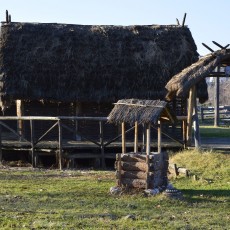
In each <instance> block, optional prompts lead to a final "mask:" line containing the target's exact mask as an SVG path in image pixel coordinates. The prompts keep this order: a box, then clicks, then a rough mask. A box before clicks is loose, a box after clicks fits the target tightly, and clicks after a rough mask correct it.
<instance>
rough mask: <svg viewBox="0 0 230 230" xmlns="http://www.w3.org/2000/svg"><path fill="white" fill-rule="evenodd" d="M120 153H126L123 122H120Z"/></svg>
mask: <svg viewBox="0 0 230 230" xmlns="http://www.w3.org/2000/svg"><path fill="white" fill-rule="evenodd" d="M121 138H122V153H126V138H125V122H122V123H121Z"/></svg>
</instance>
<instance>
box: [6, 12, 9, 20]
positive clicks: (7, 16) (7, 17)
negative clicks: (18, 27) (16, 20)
mask: <svg viewBox="0 0 230 230" xmlns="http://www.w3.org/2000/svg"><path fill="white" fill-rule="evenodd" d="M8 22H9V14H8V10H6V23H8Z"/></svg>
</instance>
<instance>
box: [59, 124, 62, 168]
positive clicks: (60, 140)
mask: <svg viewBox="0 0 230 230" xmlns="http://www.w3.org/2000/svg"><path fill="white" fill-rule="evenodd" d="M58 148H59V151H58V163H59V169H60V170H62V167H63V165H62V124H61V120H59V121H58Z"/></svg>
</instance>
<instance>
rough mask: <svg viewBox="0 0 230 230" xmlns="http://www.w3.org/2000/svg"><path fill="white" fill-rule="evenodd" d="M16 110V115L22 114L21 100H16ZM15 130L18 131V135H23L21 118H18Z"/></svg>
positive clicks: (22, 105)
mask: <svg viewBox="0 0 230 230" xmlns="http://www.w3.org/2000/svg"><path fill="white" fill-rule="evenodd" d="M16 111H17V116H18V117H22V116H24V103H23V101H22V100H16ZM17 131H18V133H19V135H20V136H23V134H24V122H23V121H22V120H18V123H17Z"/></svg>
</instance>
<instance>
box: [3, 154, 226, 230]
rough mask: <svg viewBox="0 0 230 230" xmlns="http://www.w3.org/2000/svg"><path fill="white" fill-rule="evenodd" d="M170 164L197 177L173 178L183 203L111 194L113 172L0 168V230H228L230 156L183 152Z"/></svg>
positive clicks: (159, 197) (161, 196)
mask: <svg viewBox="0 0 230 230" xmlns="http://www.w3.org/2000/svg"><path fill="white" fill-rule="evenodd" d="M171 161H173V162H174V163H177V165H178V166H183V167H186V168H188V169H190V170H191V174H196V175H197V176H198V180H197V181H194V180H193V179H192V178H185V177H183V176H180V177H177V178H172V179H171V183H172V184H173V185H174V186H175V187H177V188H178V189H180V190H181V191H182V193H183V195H184V199H183V200H176V199H169V198H166V197H164V196H163V195H162V194H161V195H157V196H153V197H145V196H144V195H143V194H142V193H141V192H139V193H130V194H123V195H119V196H114V195H111V194H110V193H109V188H110V187H111V186H114V185H115V176H114V172H111V171H63V172H61V171H58V170H38V169H37V170H33V169H31V168H23V169H21V168H7V167H5V168H3V167H0V168H1V169H0V188H1V189H0V204H1V206H0V229H7V230H8V229H67V230H68V229H221V230H222V229H228V228H229V225H230V213H229V210H230V207H229V189H230V179H229V176H230V172H229V163H230V155H228V154H221V153H213V152H206V153H201V152H195V151H188V152H187V151H186V152H183V153H178V154H176V155H173V156H172V157H171ZM210 181H211V182H210ZM129 214H130V215H133V216H134V217H135V219H134V220H133V219H125V217H126V216H127V215H129Z"/></svg>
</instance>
